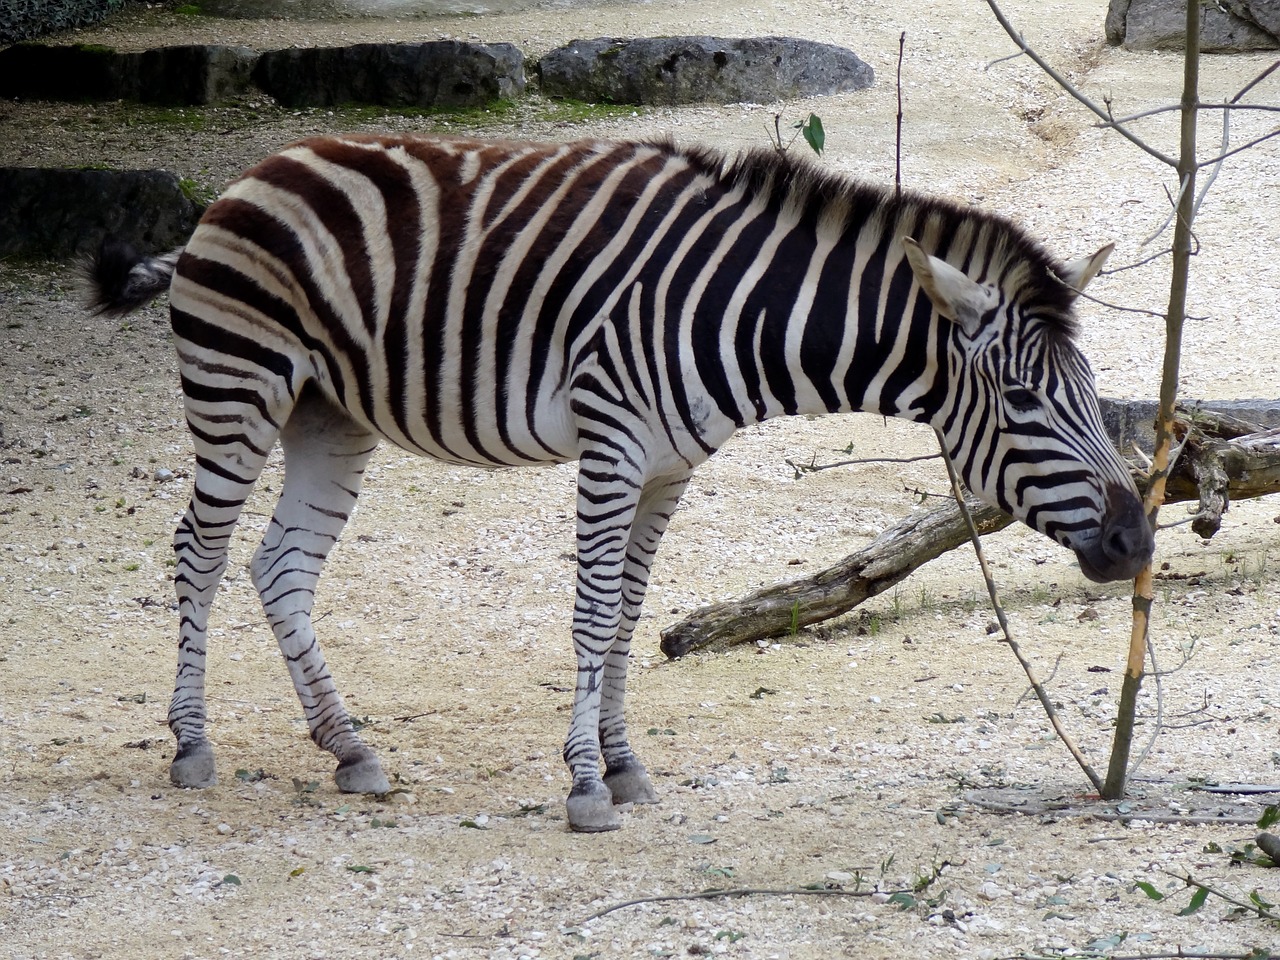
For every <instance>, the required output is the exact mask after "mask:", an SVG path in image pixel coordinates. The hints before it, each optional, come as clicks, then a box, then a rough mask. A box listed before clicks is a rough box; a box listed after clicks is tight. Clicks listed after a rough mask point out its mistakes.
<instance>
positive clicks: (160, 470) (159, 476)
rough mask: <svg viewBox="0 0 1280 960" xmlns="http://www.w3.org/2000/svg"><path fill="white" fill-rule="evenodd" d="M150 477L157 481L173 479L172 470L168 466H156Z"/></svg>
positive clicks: (164, 481) (166, 481) (162, 481)
mask: <svg viewBox="0 0 1280 960" xmlns="http://www.w3.org/2000/svg"><path fill="white" fill-rule="evenodd" d="M151 479H153V480H155V481H156V482H158V483H168V482H169V481H170V480H172V479H173V471H172V470H170V469H169V468H168V467H156V472H155V473H154V474H152V476H151Z"/></svg>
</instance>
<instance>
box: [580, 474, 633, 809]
mask: <svg viewBox="0 0 1280 960" xmlns="http://www.w3.org/2000/svg"><path fill="white" fill-rule="evenodd" d="M628 466H634V465H633V464H628ZM624 469H625V468H623V467H620V465H619V463H618V461H617V451H616V450H615V449H608V450H605V451H598V450H587V451H584V452H583V453H582V456H581V459H580V463H579V468H578V586H577V594H576V599H575V601H574V607H573V648H574V653H575V654H576V656H577V660H578V678H577V684H576V685H575V688H574V698H573V717H572V719H571V720H570V722H569V736H568V738H567V739H566V741H565V745H564V759H565V763H567V764H568V765H569V772H570V774H571V775H572V777H573V787H572V788H571V789H570V791H569V798H568V800H567V801H566V809H567V812H568V816H569V827H570V828H571V829H573V830H577V831H582V832H586V833H597V832H600V831H604V830H616V829H618V828H619V827H620V826H622V820H621V818H620V817H619V816H618V814H617V812H616V811H615V810H614V809H613V794H612V793H611V792H610V790H609V788H608V787H607V786H605V783H604V780H603V779H602V778H601V776H600V718H601V692H602V689H603V685H604V672H605V661H606V659H607V657H608V654H609V651H610V650H612V649H613V646H614V644H615V643H616V642H617V641H618V631H619V628H620V627H621V625H622V609H623V589H622V584H623V574H624V570H625V567H626V556H627V547H628V543H629V541H630V537H631V524H632V522H633V520H634V518H635V510H636V506H637V504H638V502H639V499H640V497H639V492H640V483H639V482H638V481H636V480H634V479H632V478H631V477H630V476H627V475H625V474H623V475H620V474H622V471H623V470H624ZM624 646H625V640H624Z"/></svg>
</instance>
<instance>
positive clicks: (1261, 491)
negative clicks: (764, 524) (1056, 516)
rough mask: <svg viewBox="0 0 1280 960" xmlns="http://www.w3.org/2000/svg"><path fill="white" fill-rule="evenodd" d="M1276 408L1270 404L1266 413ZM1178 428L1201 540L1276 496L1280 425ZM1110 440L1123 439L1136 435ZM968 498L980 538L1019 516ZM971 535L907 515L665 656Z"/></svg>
mask: <svg viewBox="0 0 1280 960" xmlns="http://www.w3.org/2000/svg"><path fill="white" fill-rule="evenodd" d="M1116 404H1117V402H1116V401H1110V402H1109V404H1108V405H1109V406H1115V405H1116ZM1121 406H1123V405H1122V404H1121ZM1273 406H1274V405H1264V407H1266V409H1267V410H1268V412H1270V409H1271V408H1272V407H1273ZM1107 412H1108V413H1114V411H1107ZM1238 413H1239V410H1238V409H1237V414H1238ZM1107 419H1108V420H1111V421H1113V422H1114V421H1115V420H1116V418H1115V417H1108V418H1107ZM1259 419H1262V418H1259ZM1120 420H1121V422H1123V420H1124V418H1123V417H1121V418H1120ZM1175 432H1176V434H1177V436H1178V437H1179V439H1185V440H1186V443H1185V446H1184V447H1183V451H1182V456H1181V457H1180V458H1179V460H1178V462H1177V463H1176V464H1175V466H1174V469H1173V472H1172V473H1171V474H1170V476H1169V479H1168V485H1167V488H1166V491H1165V502H1166V503H1175V502H1183V501H1195V500H1198V501H1199V503H1200V509H1199V512H1198V513H1197V515H1196V519H1195V520H1194V521H1193V523H1192V528H1193V529H1194V530H1195V531H1196V533H1198V534H1200V535H1201V536H1203V537H1206V538H1207V537H1210V536H1212V535H1213V534H1214V533H1216V532H1217V530H1218V527H1219V525H1220V524H1221V522H1222V513H1223V512H1224V511H1225V510H1226V509H1227V506H1228V505H1229V503H1230V501H1231V500H1246V499H1251V498H1254V497H1260V496H1264V495H1266V494H1269V493H1280V428H1273V429H1270V430H1263V431H1258V430H1257V429H1256V427H1255V426H1254V425H1253V424H1251V423H1249V422H1248V421H1246V420H1244V419H1242V418H1241V417H1240V416H1239V415H1228V414H1222V413H1215V412H1212V411H1197V412H1194V413H1188V412H1187V411H1185V410H1180V416H1179V418H1178V419H1177V420H1176V421H1175ZM1112 439H1113V440H1114V439H1120V440H1124V441H1125V442H1126V444H1127V442H1129V441H1130V440H1131V439H1132V438H1131V437H1127V436H1120V437H1116V436H1113V438H1112ZM1139 485H1140V486H1141V485H1142V480H1141V479H1139ZM968 503H969V508H970V510H971V511H972V513H973V519H974V522H975V524H977V526H978V531H979V532H980V533H982V534H984V535H985V534H988V533H994V532H996V531H997V530H1002V529H1004V528H1005V527H1007V526H1008V525H1009V524H1010V523H1012V522H1013V520H1012V518H1011V517H1009V516H1008V515H1007V514H1005V513H1003V512H1001V511H1000V510H997V509H996V508H994V507H989V506H986V505H985V504H979V503H978V502H977V501H975V500H972V499H970V500H969V501H968ZM968 539H969V534H968V531H967V529H966V527H965V523H964V518H963V517H962V516H961V514H960V510H959V508H958V507H957V506H956V505H955V504H954V503H948V504H947V505H945V506H942V507H939V508H938V509H936V510H933V511H930V512H929V513H923V514H919V515H916V516H912V517H908V518H907V519H905V520H903V521H902V522H901V523H899V524H898V525H897V526H895V527H892V528H890V529H889V530H886V531H885V532H884V533H882V534H881V535H880V536H879V537H877V538H876V539H875V540H874V541H872V543H871V544H870V545H869V546H867V547H866V548H864V549H862V550H859V551H858V552H857V553H853V554H850V555H849V556H848V557H846V558H845V559H843V560H841V561H840V562H839V563H837V564H836V565H834V566H832V567H828V568H827V569H825V570H821V571H819V572H818V573H816V574H814V575H813V576H811V577H805V578H803V579H800V580H795V581H792V582H789V583H783V584H777V585H774V586H769V587H764V588H762V589H760V590H757V591H755V592H754V593H751V594H748V595H747V596H745V597H742V598H741V599H738V600H733V601H729V602H726V603H718V604H712V605H711V606H707V607H703V608H701V609H699V610H697V611H695V612H694V613H693V614H691V615H690V616H688V617H686V618H685V619H684V620H681V621H679V622H678V623H675V624H672V625H671V626H669V627H667V628H666V629H665V630H663V631H662V652H663V653H665V654H666V655H667V656H668V657H672V658H675V657H680V656H683V655H684V654H686V653H689V652H690V651H692V650H700V649H713V650H720V649H725V648H727V647H731V646H735V645H737V644H740V643H751V642H755V641H758V640H768V639H772V638H775V637H780V636H786V635H787V634H790V633H795V632H796V631H797V630H798V629H800V628H801V627H807V626H811V625H813V624H816V623H821V622H822V621H823V620H828V619H830V618H832V617H836V616H839V615H840V614H843V613H847V612H848V611H850V610H852V609H853V608H854V607H856V606H857V605H858V604H860V603H862V602H863V601H864V600H867V599H869V598H871V597H874V596H876V595H877V594H880V593H883V592H884V591H885V590H888V589H889V588H890V587H893V586H894V585H895V584H898V583H900V582H902V581H903V580H905V579H906V578H907V577H908V576H909V575H910V574H911V573H912V572H913V571H914V570H915V569H916V568H917V567H920V566H922V565H923V564H925V563H927V562H929V561H930V560H932V559H934V558H935V557H938V556H941V555H942V554H944V553H946V552H947V551H949V550H953V549H955V548H956V547H958V546H961V545H962V544H964V543H966V542H967V541H968Z"/></svg>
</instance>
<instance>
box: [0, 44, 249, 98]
mask: <svg viewBox="0 0 1280 960" xmlns="http://www.w3.org/2000/svg"><path fill="white" fill-rule="evenodd" d="M255 56H256V55H255V54H254V53H253V51H252V50H249V49H248V48H246V47H227V46H219V45H210V46H174V47H157V48H156V49H154V50H145V51H143V52H141V53H120V52H118V51H116V50H112V49H111V48H110V47H101V46H95V45H90V44H76V45H74V46H53V45H45V44H39V43H19V44H16V45H15V46H12V47H9V48H8V49H5V50H0V96H3V97H23V98H26V99H31V100H139V101H141V102H143V103H159V104H170V105H177V104H188V105H196V106H199V105H203V104H209V103H217V102H219V101H222V100H226V99H228V98H229V97H233V96H235V95H236V94H239V93H241V92H243V91H244V90H245V89H246V88H247V87H248V84H249V73H250V70H251V69H252V67H253V61H254V57H255Z"/></svg>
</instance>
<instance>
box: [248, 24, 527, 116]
mask: <svg viewBox="0 0 1280 960" xmlns="http://www.w3.org/2000/svg"><path fill="white" fill-rule="evenodd" d="M253 81H254V83H256V84H257V85H258V86H259V87H261V88H262V89H263V90H265V91H266V92H267V93H269V94H271V96H273V97H275V99H276V100H277V101H279V102H280V103H282V104H284V105H285V106H289V107H329V106H337V105H339V104H344V103H376V104H382V105H384V106H403V107H444V108H454V109H456V108H459V107H462V108H466V107H481V106H484V105H485V104H487V103H491V102H492V101H494V100H498V99H504V98H508V97H514V96H518V95H519V94H521V93H523V92H524V87H525V80H524V56H523V55H522V54H521V52H520V50H519V48H518V47H516V46H514V45H513V44H510V43H467V42H465V41H461V40H437V41H431V42H428V43H358V44H354V45H353V46H349V47H298V48H292V49H288V50H269V51H267V52H266V53H263V54H262V55H261V56H260V57H259V58H258V64H257V66H256V67H255V68H254V71H253Z"/></svg>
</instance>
